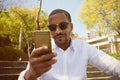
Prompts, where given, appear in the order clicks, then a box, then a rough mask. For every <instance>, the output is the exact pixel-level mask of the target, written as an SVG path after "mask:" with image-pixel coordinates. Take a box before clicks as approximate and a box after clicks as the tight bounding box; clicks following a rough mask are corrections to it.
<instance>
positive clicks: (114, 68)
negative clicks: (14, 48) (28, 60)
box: [18, 40, 120, 80]
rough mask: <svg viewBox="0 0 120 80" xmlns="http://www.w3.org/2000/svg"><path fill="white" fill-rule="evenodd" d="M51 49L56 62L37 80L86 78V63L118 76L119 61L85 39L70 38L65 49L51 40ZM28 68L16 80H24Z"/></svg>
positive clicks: (119, 72) (82, 79)
mask: <svg viewBox="0 0 120 80" xmlns="http://www.w3.org/2000/svg"><path fill="white" fill-rule="evenodd" d="M52 51H53V52H55V53H57V57H56V59H57V63H55V64H54V65H53V66H52V69H51V70H49V71H48V72H46V73H44V74H43V75H42V76H40V77H39V78H37V80H87V75H86V69H87V64H88V63H89V64H92V65H94V66H96V67H97V68H98V69H100V70H102V71H104V72H106V73H111V74H113V75H118V76H120V61H118V60H116V59H114V58H112V57H110V56H108V55H107V54H105V53H104V52H102V51H100V50H98V49H96V48H95V47H93V46H91V45H89V44H87V43H86V42H85V41H81V40H71V44H70V47H68V49H67V50H65V51H64V50H62V49H61V48H59V47H57V46H56V45H55V43H54V42H52ZM28 69H29V65H28V66H27V69H26V70H25V71H23V72H21V74H20V76H19V79H18V80H24V78H23V77H24V74H25V72H26V71H27V70H28Z"/></svg>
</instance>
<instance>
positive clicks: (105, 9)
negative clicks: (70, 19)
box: [78, 0, 120, 36]
mask: <svg viewBox="0 0 120 80" xmlns="http://www.w3.org/2000/svg"><path fill="white" fill-rule="evenodd" d="M78 17H79V19H80V20H82V21H83V23H85V24H86V28H87V29H88V30H90V29H93V28H94V29H95V30H97V32H98V35H100V36H101V35H102V34H109V33H111V32H118V33H119V35H120V0H84V1H83V4H82V6H81V8H80V11H79V13H78Z"/></svg>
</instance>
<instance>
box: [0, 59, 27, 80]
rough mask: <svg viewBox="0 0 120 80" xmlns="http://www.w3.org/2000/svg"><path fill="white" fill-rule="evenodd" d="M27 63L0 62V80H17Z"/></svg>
mask: <svg viewBox="0 0 120 80" xmlns="http://www.w3.org/2000/svg"><path fill="white" fill-rule="evenodd" d="M26 65H27V61H0V80H17V79H18V76H19V73H20V72H21V71H22V70H24V69H25V67H26Z"/></svg>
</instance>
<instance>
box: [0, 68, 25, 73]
mask: <svg viewBox="0 0 120 80" xmlns="http://www.w3.org/2000/svg"><path fill="white" fill-rule="evenodd" d="M24 69H25V67H0V74H14V73H20V72H21V71H22V70H24Z"/></svg>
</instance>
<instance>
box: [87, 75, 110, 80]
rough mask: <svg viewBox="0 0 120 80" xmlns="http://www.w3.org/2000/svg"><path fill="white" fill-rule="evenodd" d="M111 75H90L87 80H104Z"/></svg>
mask: <svg viewBox="0 0 120 80" xmlns="http://www.w3.org/2000/svg"><path fill="white" fill-rule="evenodd" d="M110 77H111V76H104V77H92V78H87V80H106V79H109V78H110Z"/></svg>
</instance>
